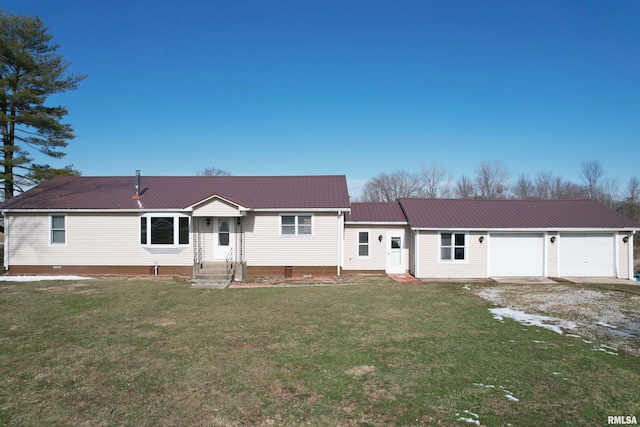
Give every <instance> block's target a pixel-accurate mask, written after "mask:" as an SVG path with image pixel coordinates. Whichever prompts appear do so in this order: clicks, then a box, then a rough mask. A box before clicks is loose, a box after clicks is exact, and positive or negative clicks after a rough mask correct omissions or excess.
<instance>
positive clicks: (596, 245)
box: [558, 233, 616, 277]
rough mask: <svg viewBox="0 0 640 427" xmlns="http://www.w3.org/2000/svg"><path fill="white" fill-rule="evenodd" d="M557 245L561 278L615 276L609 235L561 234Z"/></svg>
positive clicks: (613, 248) (614, 260)
mask: <svg viewBox="0 0 640 427" xmlns="http://www.w3.org/2000/svg"><path fill="white" fill-rule="evenodd" d="M558 243H559V248H558V250H559V255H558V257H559V273H560V275H561V276H581V277H609V276H616V271H615V263H616V259H615V239H614V236H613V235H612V234H611V233H598V234H593V233H561V234H560V238H559V241H558Z"/></svg>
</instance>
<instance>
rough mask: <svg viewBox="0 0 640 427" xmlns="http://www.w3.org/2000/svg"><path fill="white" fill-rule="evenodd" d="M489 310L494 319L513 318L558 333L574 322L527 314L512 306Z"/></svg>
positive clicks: (573, 324)
mask: <svg viewBox="0 0 640 427" xmlns="http://www.w3.org/2000/svg"><path fill="white" fill-rule="evenodd" d="M489 311H490V312H491V314H493V317H494V318H495V319H496V320H504V318H505V317H507V318H509V319H513V320H515V321H516V322H520V323H522V324H524V325H527V326H538V327H541V328H545V329H549V330H550V331H553V332H556V333H558V334H561V335H562V334H563V332H562V329H561V328H563V329H575V328H576V324H575V323H574V322H570V321H567V320H562V319H558V318H557V317H550V316H540V315H538V314H529V313H525V312H524V311H520V310H514V309H512V308H506V307H498V308H490V309H489Z"/></svg>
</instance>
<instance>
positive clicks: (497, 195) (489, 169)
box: [476, 161, 509, 199]
mask: <svg viewBox="0 0 640 427" xmlns="http://www.w3.org/2000/svg"><path fill="white" fill-rule="evenodd" d="M508 181H509V169H507V167H506V166H505V165H504V164H503V163H502V162H500V161H494V162H487V161H484V162H481V163H480V166H479V167H478V169H477V171H476V190H477V192H478V196H479V197H480V198H483V199H502V198H505V197H506V196H507V191H508V190H509V186H508Z"/></svg>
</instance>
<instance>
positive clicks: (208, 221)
mask: <svg viewBox="0 0 640 427" xmlns="http://www.w3.org/2000/svg"><path fill="white" fill-rule="evenodd" d="M209 225H211V218H207V226H209Z"/></svg>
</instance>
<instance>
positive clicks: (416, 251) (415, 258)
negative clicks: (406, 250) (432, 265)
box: [413, 230, 420, 278]
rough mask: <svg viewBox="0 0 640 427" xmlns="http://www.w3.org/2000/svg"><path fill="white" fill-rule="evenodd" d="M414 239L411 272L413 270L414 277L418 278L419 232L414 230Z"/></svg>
mask: <svg viewBox="0 0 640 427" xmlns="http://www.w3.org/2000/svg"><path fill="white" fill-rule="evenodd" d="M413 233H414V236H415V237H414V239H413V247H414V251H413V270H414V274H413V275H414V277H416V278H419V277H420V271H419V270H418V265H419V260H420V251H419V247H420V245H419V243H418V239H419V237H420V232H419V231H418V230H414V231H413Z"/></svg>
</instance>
